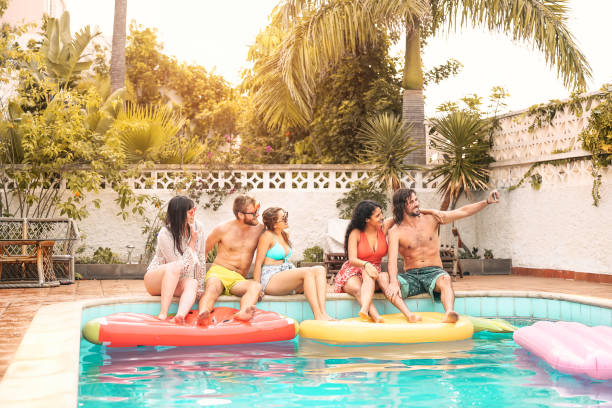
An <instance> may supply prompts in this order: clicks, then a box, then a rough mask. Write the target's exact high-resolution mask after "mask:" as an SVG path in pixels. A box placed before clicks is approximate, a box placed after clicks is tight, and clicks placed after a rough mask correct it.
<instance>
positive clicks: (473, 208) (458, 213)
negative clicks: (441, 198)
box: [421, 190, 499, 224]
mask: <svg viewBox="0 0 612 408" xmlns="http://www.w3.org/2000/svg"><path fill="white" fill-rule="evenodd" d="M498 202H499V193H498V192H497V190H493V191H491V192H490V193H489V196H488V197H487V199H486V200H483V201H479V202H477V203H473V204H468V205H464V206H463V207H461V208H457V209H456V210H453V211H438V210H421V214H431V215H433V216H434V217H436V219H437V220H438V222H439V223H440V224H448V223H450V222H453V221H455V220H460V219H462V218H465V217H469V216H470V215H474V214H476V213H477V212H478V211H480V210H482V209H483V208H485V207H486V206H487V205H489V204H497V203H498Z"/></svg>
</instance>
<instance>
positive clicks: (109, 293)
mask: <svg viewBox="0 0 612 408" xmlns="http://www.w3.org/2000/svg"><path fill="white" fill-rule="evenodd" d="M454 287H455V289H456V290H460V291H472V290H473V291H477V290H522V291H542V292H553V293H566V294H574V295H583V296H592V297H600V298H605V299H612V285H610V284H604V283H592V282H586V281H574V280H569V279H567V280H566V279H555V278H537V277H529V276H517V275H510V276H466V277H465V278H463V279H458V280H457V281H456V282H455V283H454ZM146 294H147V292H146V291H145V289H144V286H143V283H142V280H88V281H77V282H76V283H75V284H74V285H67V286H59V287H55V288H41V289H31V288H27V289H0V378H2V377H3V376H4V373H5V371H6V369H7V367H8V365H9V363H10V362H11V360H12V358H13V354H14V353H15V351H16V350H17V347H18V346H19V344H20V342H21V339H22V338H23V335H24V334H25V332H26V330H27V328H28V327H29V325H30V322H31V321H32V318H33V317H34V315H35V314H36V312H37V311H38V309H39V308H40V307H42V306H46V305H49V304H53V303H58V302H70V301H75V300H83V299H94V298H112V297H119V296H121V297H125V296H143V295H146Z"/></svg>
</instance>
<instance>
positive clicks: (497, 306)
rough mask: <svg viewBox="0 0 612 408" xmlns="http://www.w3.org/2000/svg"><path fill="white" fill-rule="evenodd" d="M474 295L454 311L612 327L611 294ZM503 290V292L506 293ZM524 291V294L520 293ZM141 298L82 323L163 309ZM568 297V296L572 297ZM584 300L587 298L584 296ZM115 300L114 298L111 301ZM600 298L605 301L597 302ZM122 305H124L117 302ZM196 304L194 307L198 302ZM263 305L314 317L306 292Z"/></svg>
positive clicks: (343, 312)
mask: <svg viewBox="0 0 612 408" xmlns="http://www.w3.org/2000/svg"><path fill="white" fill-rule="evenodd" d="M474 294H475V293H474V292H470V296H462V297H459V296H458V297H457V298H456V299H455V310H456V311H457V312H458V313H459V314H462V315H470V316H478V317H499V318H512V317H519V318H527V319H538V320H566V321H575V322H580V323H584V324H587V325H590V326H596V325H606V326H612V301H609V300H607V299H598V298H589V299H586V300H588V301H589V302H587V303H583V302H580V300H581V299H579V298H578V297H576V296H574V295H563V294H549V295H551V296H546V295H547V294H542V293H538V294H537V296H535V295H531V296H529V294H525V293H522V292H519V293H515V295H514V296H510V294H511V293H509V292H505V293H497V296H490V295H489V296H484V295H481V296H474ZM502 295H503V296H502ZM521 295H522V296H521ZM140 299H141V300H140V302H138V301H134V300H133V299H132V300H131V301H127V300H128V299H126V301H125V302H122V301H121V300H120V299H105V300H99V301H98V302H100V303H99V304H98V306H95V305H91V306H85V307H84V309H83V315H82V319H81V327H82V325H83V324H85V322H87V321H89V320H91V319H94V318H97V317H102V316H106V315H109V314H112V313H115V312H117V311H130V312H135V313H148V314H153V315H155V314H157V313H158V312H159V301H158V298H155V297H144V298H140ZM568 299H569V300H568ZM582 300H583V301H584V300H585V299H582ZM111 302H112V303H111ZM597 302H599V303H601V304H600V305H597V304H592V303H597ZM405 303H406V305H407V306H408V308H409V309H410V310H412V311H415V312H431V311H436V312H443V310H444V309H443V308H442V304H441V303H440V302H436V303H435V305H434V304H433V303H432V300H431V298H430V297H428V296H419V297H414V298H409V299H406V300H405ZM118 304H120V306H118ZM374 305H375V306H376V308H377V309H378V311H379V313H381V314H392V313H399V311H398V310H397V308H396V307H395V306H393V305H392V304H391V303H390V302H388V301H387V300H386V299H384V297H382V296H379V295H376V297H375V299H374ZM217 306H226V307H233V308H238V307H239V302H238V301H237V299H236V298H235V297H232V296H223V297H221V298H220V299H219V301H217ZM194 307H195V306H194ZM257 307H258V308H259V309H262V310H269V311H274V312H277V313H280V314H283V315H285V316H288V317H291V318H293V319H295V320H297V321H298V322H301V321H303V320H310V319H313V314H312V310H311V309H310V306H309V304H308V302H307V301H306V300H305V298H304V297H303V296H301V295H295V296H287V297H282V296H266V297H264V299H263V300H262V301H261V302H259V303H258V304H257ZM359 308H360V306H359V304H358V303H357V302H356V301H355V299H354V298H352V297H350V296H348V295H345V294H339V295H334V296H330V297H329V298H328V301H327V303H326V310H327V313H328V314H329V315H330V316H332V317H335V318H337V319H346V318H350V317H355V316H357V312H358V311H359ZM174 311H176V303H173V304H172V306H171V308H170V312H174Z"/></svg>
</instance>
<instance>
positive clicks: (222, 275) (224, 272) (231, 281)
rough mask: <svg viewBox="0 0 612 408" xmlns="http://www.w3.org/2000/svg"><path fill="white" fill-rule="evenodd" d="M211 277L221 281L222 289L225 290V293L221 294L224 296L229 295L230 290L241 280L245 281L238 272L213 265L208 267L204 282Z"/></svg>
mask: <svg viewBox="0 0 612 408" xmlns="http://www.w3.org/2000/svg"><path fill="white" fill-rule="evenodd" d="M211 276H214V277H215V278H217V279H219V280H220V281H221V283H222V284H223V287H224V288H225V291H224V292H223V294H224V295H229V294H230V290H232V288H233V287H234V285H235V284H237V283H238V282H241V281H243V280H246V279H245V278H244V276H242V275H241V274H239V273H238V272H234V271H232V270H230V269H227V268H224V267H223V266H221V265H213V266H211V267H210V269H209V270H208V272H206V279H205V282H206V281H207V280H208V279H209V278H210V277H211Z"/></svg>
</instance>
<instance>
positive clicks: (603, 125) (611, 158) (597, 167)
mask: <svg viewBox="0 0 612 408" xmlns="http://www.w3.org/2000/svg"><path fill="white" fill-rule="evenodd" d="M600 98H602V99H601V102H600V103H599V105H597V106H596V107H595V108H594V109H593V110H592V111H591V117H590V118H589V124H588V125H587V127H586V129H585V130H583V131H582V133H580V137H581V139H582V147H583V148H584V149H585V150H586V151H588V152H590V153H591V155H592V156H591V162H592V165H593V170H592V174H593V189H592V193H591V195H592V197H593V205H595V206H598V205H599V200H600V199H601V195H600V193H599V188H600V187H601V179H602V177H601V169H602V168H604V167H608V166H609V165H610V163H611V162H612V84H607V85H604V87H603V88H602V94H600Z"/></svg>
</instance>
